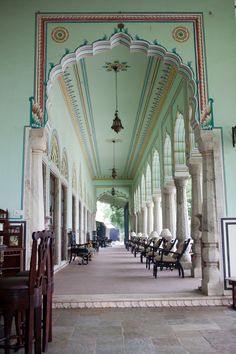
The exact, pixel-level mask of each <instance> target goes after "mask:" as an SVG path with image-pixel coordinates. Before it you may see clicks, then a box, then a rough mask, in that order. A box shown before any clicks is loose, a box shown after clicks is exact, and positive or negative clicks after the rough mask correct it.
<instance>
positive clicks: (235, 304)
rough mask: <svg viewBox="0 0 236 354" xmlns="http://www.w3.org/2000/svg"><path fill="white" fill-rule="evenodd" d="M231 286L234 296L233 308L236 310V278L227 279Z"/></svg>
mask: <svg viewBox="0 0 236 354" xmlns="http://www.w3.org/2000/svg"><path fill="white" fill-rule="evenodd" d="M226 280H228V282H229V285H232V294H233V308H234V310H236V277H231V278H226Z"/></svg>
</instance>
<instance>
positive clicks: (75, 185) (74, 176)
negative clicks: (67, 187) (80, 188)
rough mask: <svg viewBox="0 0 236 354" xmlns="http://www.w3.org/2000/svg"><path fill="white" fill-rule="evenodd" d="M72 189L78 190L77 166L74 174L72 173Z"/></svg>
mask: <svg viewBox="0 0 236 354" xmlns="http://www.w3.org/2000/svg"><path fill="white" fill-rule="evenodd" d="M72 189H73V190H74V191H76V192H77V175H76V170H75V167H74V168H73V174H72Z"/></svg>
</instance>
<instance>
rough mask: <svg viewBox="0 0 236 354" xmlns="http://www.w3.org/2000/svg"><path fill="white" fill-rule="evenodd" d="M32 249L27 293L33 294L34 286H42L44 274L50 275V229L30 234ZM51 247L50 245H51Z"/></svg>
mask: <svg viewBox="0 0 236 354" xmlns="http://www.w3.org/2000/svg"><path fill="white" fill-rule="evenodd" d="M32 238H33V243H32V251H31V261H30V273H29V293H30V294H34V293H35V289H36V288H42V285H43V278H44V277H45V274H47V275H48V277H51V274H52V259H51V252H52V251H50V247H51V246H52V232H51V231H46V230H44V231H37V232H34V233H33V235H32ZM51 248H52V247H51Z"/></svg>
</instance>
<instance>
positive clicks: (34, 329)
mask: <svg viewBox="0 0 236 354" xmlns="http://www.w3.org/2000/svg"><path fill="white" fill-rule="evenodd" d="M32 237H33V243H32V251H31V261H30V271H29V276H28V277H24V276H22V277H20V276H14V277H6V278H2V279H1V280H0V299H1V301H0V312H1V313H2V315H3V319H4V337H3V338H1V339H0V348H4V350H5V354H10V350H11V349H15V350H16V349H18V348H19V347H20V346H22V345H23V346H24V348H25V354H32V353H33V342H34V354H41V353H42V346H41V317H42V315H41V312H42V290H43V289H42V288H43V283H44V277H45V272H47V274H48V273H49V270H50V265H49V263H48V262H49V258H50V257H49V252H50V250H49V249H50V239H51V232H49V231H39V232H34V233H33V236H32ZM17 314H23V318H24V319H25V322H24V326H23V327H22V328H21V332H20V333H19V328H16V332H17V335H18V338H17V339H18V340H17V343H12V339H14V338H16V336H13V335H12V333H11V327H12V320H13V317H14V316H16V315H17ZM19 335H20V338H19ZM1 343H3V344H1Z"/></svg>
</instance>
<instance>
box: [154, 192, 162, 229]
mask: <svg viewBox="0 0 236 354" xmlns="http://www.w3.org/2000/svg"><path fill="white" fill-rule="evenodd" d="M152 200H153V219H154V225H153V229H154V231H157V232H158V234H159V235H160V233H161V230H162V214H161V213H162V211H161V193H158V194H155V195H154V196H153V198H152Z"/></svg>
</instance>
